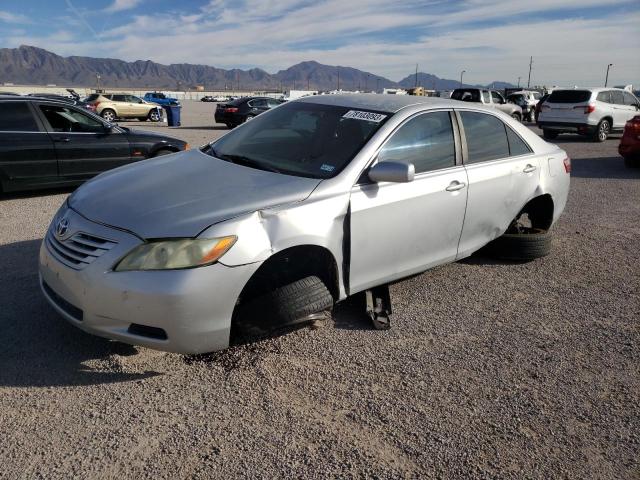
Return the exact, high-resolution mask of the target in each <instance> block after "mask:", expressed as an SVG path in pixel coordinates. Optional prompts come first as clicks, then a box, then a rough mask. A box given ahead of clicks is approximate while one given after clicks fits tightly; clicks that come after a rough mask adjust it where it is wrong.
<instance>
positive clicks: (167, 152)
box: [153, 148, 176, 158]
mask: <svg viewBox="0 0 640 480" xmlns="http://www.w3.org/2000/svg"><path fill="white" fill-rule="evenodd" d="M172 153H176V152H174V151H173V150H167V149H166V148H161V149H160V150H158V151H157V152H156V153H154V154H153V158H155V157H161V156H163V155H171V154H172Z"/></svg>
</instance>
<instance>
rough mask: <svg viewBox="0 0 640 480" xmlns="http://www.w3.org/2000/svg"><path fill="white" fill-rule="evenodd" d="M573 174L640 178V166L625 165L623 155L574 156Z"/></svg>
mask: <svg viewBox="0 0 640 480" xmlns="http://www.w3.org/2000/svg"><path fill="white" fill-rule="evenodd" d="M571 176H572V177H576V178H602V179H607V178H611V179H638V178H640V168H629V167H627V166H625V164H624V159H623V158H622V157H597V158H572V159H571Z"/></svg>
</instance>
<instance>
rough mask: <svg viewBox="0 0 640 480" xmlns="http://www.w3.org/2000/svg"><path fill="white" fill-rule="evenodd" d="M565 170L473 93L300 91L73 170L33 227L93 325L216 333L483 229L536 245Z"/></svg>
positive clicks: (61, 301)
mask: <svg viewBox="0 0 640 480" xmlns="http://www.w3.org/2000/svg"><path fill="white" fill-rule="evenodd" d="M569 171H570V160H569V159H568V157H567V154H566V153H565V152H564V151H563V150H561V149H560V148H558V147H557V146H555V145H551V144H549V143H546V142H545V141H544V140H542V139H541V138H539V137H538V136H536V135H535V134H534V133H532V132H531V131H530V130H529V129H527V128H525V127H524V126H522V125H521V124H520V123H518V122H517V121H515V120H514V119H512V118H511V117H510V116H508V115H505V114H504V113H501V112H499V111H497V110H495V109H492V108H484V107H483V106H481V105H480V104H473V103H464V102H458V101H453V100H449V99H438V98H428V97H410V96H395V95H394V96H392V95H325V96H313V97H305V98H303V99H300V100H296V101H293V102H288V103H287V104H284V105H281V106H279V107H277V108H275V109H273V110H271V111H269V112H266V113H264V114H262V115H260V116H259V117H257V118H256V119H255V120H253V121H251V122H249V123H246V124H244V125H242V126H240V127H239V128H238V129H236V130H234V131H232V132H230V133H229V134H227V135H225V136H224V137H222V138H221V139H219V140H217V141H216V142H214V143H212V144H210V145H206V146H204V147H202V148H201V149H200V150H197V149H196V150H191V151H188V152H182V153H178V154H174V155H169V156H165V157H162V158H159V159H153V160H147V161H142V162H138V163H136V164H133V165H130V166H126V167H122V168H118V169H116V170H112V171H110V172H107V173H104V174H102V175H100V176H98V177H96V178H95V179H94V180H91V181H89V182H87V183H86V184H84V185H83V186H82V187H80V188H79V189H78V190H76V192H74V193H73V195H71V196H70V197H69V198H68V200H67V201H66V202H65V203H64V205H63V206H62V207H61V208H60V210H59V211H58V213H57V214H56V216H55V218H54V219H53V221H52V223H51V226H50V228H49V230H48V232H47V234H46V237H45V239H44V241H43V244H42V247H41V250H40V279H41V286H42V290H43V292H44V295H45V296H46V298H47V299H48V301H49V302H50V303H51V304H52V305H53V307H54V308H55V309H56V310H57V311H58V312H59V313H60V314H61V315H62V316H64V317H65V318H66V319H67V320H68V321H69V322H71V323H72V324H74V325H76V326H77V327H79V328H81V329H83V330H85V331H87V332H90V333H93V334H97V335H101V336H104V337H108V338H112V339H116V340H120V341H123V342H128V343H132V344H139V345H145V346H148V347H151V348H156V349H160V350H167V351H173V352H180V353H201V352H209V351H214V350H219V349H223V348H226V347H227V346H228V345H229V341H230V335H231V333H232V331H234V330H235V329H237V328H239V325H240V324H241V323H242V322H245V321H246V322H248V323H251V322H255V323H257V324H260V322H262V321H267V319H271V318H276V319H279V320H281V321H283V323H286V322H288V321H295V320H296V318H299V317H303V316H305V315H307V314H309V313H312V312H313V311H317V310H322V309H326V308H330V307H331V305H332V304H333V303H334V302H337V301H340V300H343V299H345V298H346V297H348V296H350V295H353V294H355V293H357V292H362V291H367V290H369V289H372V288H373V287H376V286H379V285H384V284H387V283H388V282H392V281H394V280H397V279H401V278H403V277H407V276H409V275H413V274H416V273H419V272H422V271H425V270H427V269H429V268H432V267H435V266H437V265H442V264H445V263H448V262H453V261H456V260H459V259H462V258H465V257H468V256H469V255H471V254H472V253H474V252H476V251H477V250H479V249H480V248H482V247H484V246H486V245H487V244H489V245H490V247H491V248H492V251H493V252H495V253H497V254H499V255H501V256H503V257H506V258H512V259H521V260H530V259H533V258H537V257H540V256H543V255H546V254H547V253H548V252H549V247H550V243H549V242H550V237H549V230H550V228H551V227H552V225H553V224H554V223H555V222H556V220H557V219H558V217H559V216H560V214H561V213H562V211H563V209H564V207H565V203H566V200H567V195H568V190H569ZM269 321H271V320H269Z"/></svg>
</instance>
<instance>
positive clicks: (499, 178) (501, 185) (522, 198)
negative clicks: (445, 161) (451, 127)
mask: <svg viewBox="0 0 640 480" xmlns="http://www.w3.org/2000/svg"><path fill="white" fill-rule="evenodd" d="M457 113H458V118H459V119H460V122H461V125H462V127H463V128H462V136H463V139H464V141H463V145H464V148H463V151H464V165H465V168H466V172H467V175H468V178H469V193H468V199H467V209H466V214H465V219H464V227H463V229H462V236H461V238H460V246H459V248H458V258H464V257H466V256H468V255H470V254H472V253H473V252H475V251H476V250H478V249H480V248H481V247H483V246H484V245H486V244H487V243H488V242H489V241H491V240H493V239H494V238H497V237H499V236H500V235H502V234H503V233H504V232H505V231H506V229H507V228H508V227H509V225H510V223H511V222H512V221H513V220H514V219H515V217H516V215H517V214H518V213H519V212H520V210H521V209H522V207H524V205H525V204H526V203H527V202H528V201H529V200H530V199H531V198H533V197H534V196H535V194H536V190H537V189H538V186H539V183H540V162H539V159H538V158H537V157H536V156H535V155H534V154H533V150H532V149H531V148H530V147H529V146H528V145H527V144H526V142H525V141H524V140H523V139H522V138H521V137H520V136H519V135H518V134H517V133H516V132H515V131H514V130H513V129H512V128H511V127H509V126H508V125H506V124H505V123H504V122H503V121H502V120H501V119H500V118H498V117H497V116H496V115H492V114H491V113H485V112H474V111H466V110H458V112H457Z"/></svg>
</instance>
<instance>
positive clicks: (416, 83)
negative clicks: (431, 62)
mask: <svg viewBox="0 0 640 480" xmlns="http://www.w3.org/2000/svg"><path fill="white" fill-rule="evenodd" d="M417 86H418V64H417V63H416V82H415V85H414V87H417Z"/></svg>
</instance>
